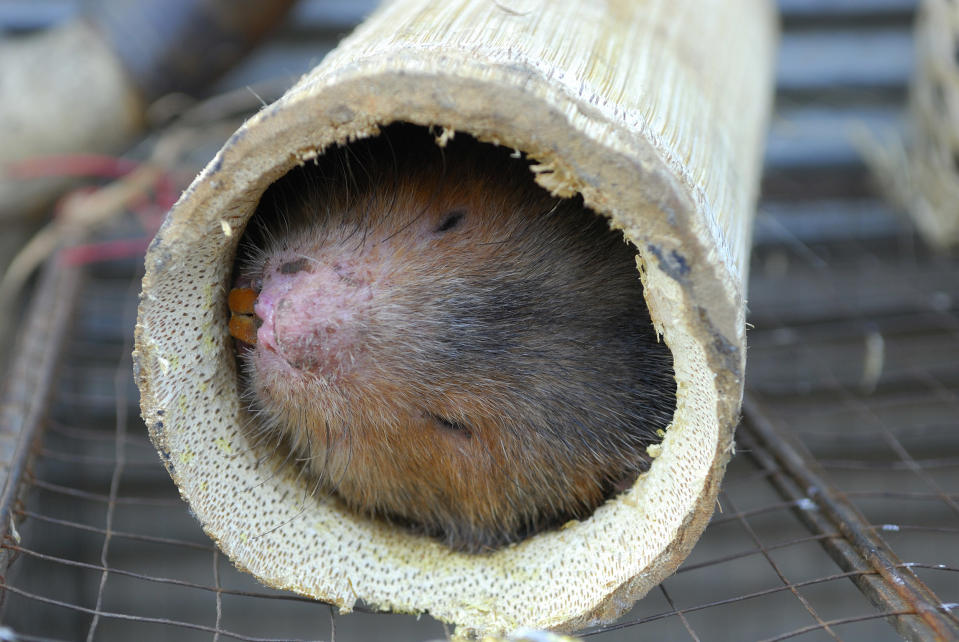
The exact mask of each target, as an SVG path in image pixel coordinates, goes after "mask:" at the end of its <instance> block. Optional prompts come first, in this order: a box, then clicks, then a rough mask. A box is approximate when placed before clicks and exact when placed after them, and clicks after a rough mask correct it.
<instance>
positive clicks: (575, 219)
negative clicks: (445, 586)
mask: <svg viewBox="0 0 959 642" xmlns="http://www.w3.org/2000/svg"><path fill="white" fill-rule="evenodd" d="M526 164H527V162H526V161H525V160H523V159H518V158H512V157H511V156H510V155H509V152H508V151H507V150H503V149H496V148H493V147H492V146H489V145H481V144H479V143H477V142H476V141H474V140H472V139H470V138H469V137H466V136H461V135H458V136H457V138H456V139H455V140H454V141H453V142H452V143H451V144H450V145H449V146H448V147H447V148H446V149H445V150H441V149H439V148H438V147H436V146H435V145H434V144H433V142H432V140H430V138H429V136H428V135H427V134H426V132H424V131H423V130H418V129H414V128H410V127H396V126H395V127H391V128H389V129H388V130H387V131H386V132H385V133H384V135H383V136H381V137H380V138H378V139H376V140H373V141H366V142H361V143H355V144H353V145H351V146H349V147H347V148H345V149H341V150H336V151H333V152H331V153H328V154H326V155H325V156H324V157H322V158H321V159H320V161H319V163H318V166H316V167H306V168H303V169H300V170H296V171H294V172H292V173H291V174H290V175H289V176H287V177H286V178H284V179H282V180H281V181H280V182H278V183H277V184H276V185H274V186H273V187H272V188H271V189H270V190H269V192H268V193H267V194H266V195H265V196H264V198H263V199H262V201H261V204H260V208H259V211H258V213H257V215H256V218H255V220H254V223H253V225H252V227H251V230H250V231H249V232H248V234H247V237H246V239H245V241H244V244H243V246H242V247H241V251H240V257H239V265H240V270H239V276H238V278H237V280H236V285H237V287H238V288H245V287H247V286H251V287H253V288H254V289H255V290H257V291H260V296H261V302H266V301H267V300H268V298H267V297H274V296H275V298H276V300H277V301H276V304H275V313H271V314H274V316H273V317H272V319H273V320H272V321H271V323H272V325H269V324H268V325H269V331H270V334H268V335H266V340H265V341H266V343H265V342H264V340H261V341H260V342H259V343H258V344H257V345H256V347H255V348H246V349H243V350H242V351H241V352H242V353H243V354H242V359H243V362H244V371H245V373H246V374H245V383H244V385H245V386H247V387H248V394H249V396H250V398H251V407H252V409H253V410H254V412H255V413H256V415H257V421H258V422H259V425H260V428H259V430H260V432H261V434H264V435H273V434H274V433H275V431H279V432H280V433H281V434H283V435H285V437H286V438H287V439H288V440H289V442H290V443H291V444H292V446H293V450H294V451H295V452H296V453H298V454H299V455H300V456H302V457H303V458H305V459H306V460H307V463H306V469H307V470H308V471H309V472H310V473H311V474H312V475H315V477H316V479H317V480H318V482H319V484H318V485H319V486H320V487H322V488H324V489H325V490H326V491H327V492H333V493H335V495H336V496H337V497H339V498H340V499H341V500H342V501H343V502H345V503H346V505H348V506H350V507H351V508H352V509H354V510H356V511H358V512H361V513H363V514H368V515H371V516H378V517H382V518H386V519H389V520H391V521H394V522H398V523H402V524H406V525H408V526H409V527H411V528H413V529H415V530H417V531H419V532H424V533H427V534H430V535H433V536H437V537H440V538H442V539H444V540H445V541H446V542H447V543H448V544H450V545H451V546H452V547H454V548H456V549H460V550H467V551H482V550H488V549H491V548H495V547H498V546H501V545H503V544H506V543H509V542H513V541H517V540H518V539H521V538H522V537H525V536H526V535H528V534H530V533H533V532H536V531H539V530H542V529H544V528H549V527H554V526H557V525H559V524H561V523H563V522H564V521H566V520H569V519H573V518H583V517H586V516H588V515H589V514H590V512H591V511H592V510H594V509H595V507H596V506H597V505H599V504H600V503H601V502H602V501H604V499H605V498H607V497H608V496H609V495H610V494H611V493H612V492H614V490H615V489H617V488H618V487H621V486H622V484H623V483H624V480H625V481H628V480H630V479H632V478H634V477H635V475H637V474H638V473H639V472H640V471H641V470H642V469H643V468H644V467H645V466H646V465H647V458H646V455H645V446H646V445H648V444H649V443H651V442H653V441H658V437H657V435H656V431H657V430H658V429H662V428H665V427H666V425H667V424H668V422H669V420H670V418H671V416H672V411H673V407H674V404H675V383H674V381H673V375H672V364H671V359H670V355H669V352H668V350H667V349H666V348H665V346H664V345H662V344H661V343H659V342H658V341H657V340H656V337H655V335H654V333H653V330H652V328H651V324H650V321H649V317H648V313H647V311H646V309H645V305H644V303H643V297H642V287H641V284H640V282H639V276H638V273H637V271H636V268H635V262H634V250H633V249H632V248H631V247H629V246H628V245H627V244H626V243H625V242H624V241H623V240H622V238H621V236H620V235H619V234H617V233H613V232H612V231H610V230H609V228H608V226H607V224H606V222H605V221H604V220H603V219H602V218H600V217H598V216H596V215H595V214H593V213H591V212H590V211H589V210H587V209H585V208H584V207H583V206H582V205H581V203H579V202H578V201H575V200H558V199H554V198H552V197H550V196H549V195H548V194H547V193H546V192H544V191H543V190H541V189H540V188H538V187H537V186H535V184H534V183H533V182H532V179H531V175H530V173H529V171H528V170H527V169H526ZM283 288H293V290H290V292H291V293H292V292H295V293H298V294H296V296H300V297H301V298H299V299H296V296H294V295H292V294H288V293H286V290H284V289H283ZM261 290H262V291H261ZM266 293H270V294H266ZM262 305H264V306H265V305H266V304H265V303H262ZM263 316H267V315H265V314H264V315H263ZM261 336H263V335H261ZM264 443H265V442H264Z"/></svg>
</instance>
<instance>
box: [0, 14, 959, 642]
mask: <svg viewBox="0 0 959 642" xmlns="http://www.w3.org/2000/svg"><path fill="white" fill-rule="evenodd" d="M841 4H842V6H843V7H847V6H846V3H841ZM813 5H815V6H817V7H819V9H816V10H815V11H813V10H812V9H811V8H810V7H812V8H813V9H815V7H813ZM820 5H821V6H820ZM306 6H307V8H306V9H301V10H300V11H301V14H302V15H301V19H302V20H305V23H306V25H307V26H306V27H304V26H302V24H301V25H300V26H299V27H297V29H292V28H291V29H289V30H288V31H287V32H286V33H287V34H288V35H287V36H286V37H285V38H281V39H280V41H279V42H278V43H277V44H276V45H275V46H273V47H272V49H270V50H267V51H265V52H262V53H261V54H260V55H259V56H258V58H257V59H256V60H255V61H253V62H252V63H251V64H250V66H248V67H247V68H246V69H245V70H239V71H238V72H237V73H236V74H235V77H236V79H237V80H236V82H238V83H245V82H251V81H252V80H251V79H255V77H257V76H258V75H261V74H267V75H268V72H269V70H271V69H272V70H275V65H278V64H281V62H280V61H284V60H290V59H292V58H293V57H294V55H295V56H297V59H298V60H299V55H300V53H299V52H300V49H301V48H302V46H303V45H302V44H300V43H301V42H302V40H303V37H304V33H307V34H308V33H310V32H311V29H312V30H315V31H320V30H321V29H320V27H316V26H315V25H314V26H313V27H311V26H309V25H311V24H313V23H310V22H309V20H311V19H312V20H319V18H310V16H312V15H313V13H311V11H313V10H314V9H316V7H317V6H318V3H306ZM781 6H782V8H783V10H784V12H785V22H784V24H785V26H786V32H785V34H784V38H783V41H784V47H783V50H782V54H781V56H782V58H781V61H780V72H779V79H778V80H779V86H780V93H779V101H778V111H777V116H776V119H775V122H774V124H773V130H772V136H771V140H770V144H769V147H768V149H767V157H766V164H767V171H766V177H765V179H764V184H763V193H764V198H763V201H762V204H761V208H760V209H761V211H760V215H759V217H758V220H757V232H756V247H755V248H754V251H753V259H752V268H751V269H752V272H751V274H752V277H751V282H750V290H749V292H750V315H749V319H750V323H751V324H752V326H753V328H752V329H751V331H750V333H749V343H750V349H749V350H750V351H749V358H748V372H747V397H746V403H745V405H744V410H743V422H742V425H741V426H740V428H739V430H738V433H737V446H738V451H739V452H738V454H737V456H736V457H735V458H734V460H733V461H732V463H731V464H730V466H729V469H728V472H727V475H726V477H725V479H724V482H723V489H722V492H721V495H720V507H719V510H717V512H716V514H715V516H714V517H713V519H712V521H711V523H710V525H709V527H708V528H707V530H706V532H705V534H704V536H703V538H702V540H701V541H700V543H699V544H698V545H697V546H696V548H695V549H694V550H693V553H692V554H691V556H690V557H689V559H688V560H687V561H686V562H685V564H684V565H683V566H682V567H681V568H680V569H679V571H678V572H677V573H676V574H675V575H673V576H672V577H670V578H668V579H667V580H665V581H664V582H663V584H662V585H661V586H660V587H658V588H657V589H654V590H653V591H652V592H650V594H649V596H647V597H646V598H645V599H644V600H642V601H640V602H639V603H638V604H637V605H636V607H635V608H634V609H633V611H632V612H631V613H630V614H628V615H627V616H625V617H624V618H622V620H621V621H620V622H618V623H617V624H615V625H612V626H608V627H604V628H602V629H595V630H590V631H586V632H583V633H582V636H583V637H584V638H585V639H590V640H592V639H596V640H603V641H615V640H632V639H636V638H637V637H639V636H643V637H644V638H649V639H692V640H699V639H729V640H780V639H787V638H799V639H803V640H819V639H824V640H829V639H838V640H888V639H897V638H898V636H899V635H902V636H904V637H907V638H910V639H935V638H936V637H939V638H941V639H959V258H957V257H955V256H948V255H937V254H934V253H931V252H930V251H929V250H928V249H927V248H925V247H924V246H923V245H921V243H920V242H919V241H918V240H917V239H916V238H915V236H914V235H913V233H912V232H911V231H910V230H909V229H908V228H907V227H906V226H905V225H904V224H903V223H901V222H900V220H899V219H898V218H897V216H896V214H895V213H894V212H892V211H890V210H889V209H888V208H887V207H886V206H884V205H883V204H882V203H881V202H880V201H879V200H878V199H877V198H876V196H875V192H874V189H873V187H872V185H871V184H870V182H869V180H868V175H867V173H866V170H865V168H864V166H863V164H862V162H861V160H860V157H859V154H858V152H857V151H856V149H855V146H854V144H853V143H852V142H851V139H850V136H849V135H847V133H848V131H849V130H850V129H853V130H854V129H855V127H856V126H857V125H856V124H857V123H866V125H867V126H871V127H878V128H882V127H893V128H896V127H900V126H901V125H900V124H899V120H900V117H901V107H900V105H901V103H902V101H903V99H904V96H905V90H904V87H905V84H906V81H907V78H906V75H905V74H906V73H908V69H909V66H910V64H911V63H910V61H909V60H908V57H909V55H910V51H911V49H910V47H909V44H908V24H909V19H910V15H911V10H912V5H911V3H908V2H903V1H899V0H895V1H893V0H882V1H881V0H874V1H872V2H862V3H858V4H857V6H856V7H852V8H849V7H847V8H846V9H839V8H837V7H839V6H840V3H802V2H789V1H786V0H783V1H782V3H781ZM0 17H2V13H0ZM324 29H325V28H324ZM336 29H345V27H343V26H342V25H340V26H338V27H336ZM327 32H328V30H326V31H323V33H327ZM291 33H292V34H293V35H292V36H291V35H289V34H291ZM294 36H295V37H294ZM860 36H861V38H859V37H860ZM863 42H867V44H868V47H867V50H868V52H869V54H868V55H854V54H856V52H861V51H864V49H862V48H861V47H862V46H863V45H862V43H863ZM824 43H825V44H824ZM298 47H299V48H298ZM830 47H831V49H830ZM857 47H860V48H857ZM284 48H285V49H284ZM815 51H819V52H823V51H827V52H829V51H831V52H833V53H831V54H829V56H825V54H821V55H820V56H819V57H818V58H809V59H808V60H806V62H804V57H808V56H809V55H810V52H815ZM284 52H286V53H284ZM843 52H845V53H846V54H848V55H843ZM823 56H825V58H824V57H823ZM903 56H905V57H906V59H905V60H903V59H902V58H903ZM271 61H273V62H271ZM810 61H811V62H810ZM884 61H885V62H884ZM301 63H302V61H301ZM887 63H888V64H887ZM271 65H272V66H271ZM817 65H818V66H819V68H817ZM290 68H293V66H292V65H290V67H288V68H287V69H286V73H289V70H290ZM297 69H298V68H297ZM139 267H140V261H139V259H137V260H129V261H116V262H112V263H103V264H96V265H93V266H90V267H88V268H87V269H85V270H79V269H77V268H68V267H65V266H63V265H61V264H60V263H57V262H54V263H51V264H50V265H49V266H48V267H47V269H46V272H45V274H44V275H43V277H42V278H41V279H40V280H39V282H38V284H37V287H36V289H35V293H34V296H33V301H34V303H33V307H32V308H31V310H30V311H29V312H28V314H27V316H26V318H25V320H24V323H23V324H22V326H21V328H22V329H21V331H22V334H21V337H22V338H21V340H20V341H19V342H18V344H17V346H18V350H17V354H18V357H19V359H20V360H19V361H17V360H14V362H12V364H11V369H10V370H9V374H8V375H7V382H6V385H7V388H6V394H5V397H4V404H5V405H4V407H3V409H2V410H3V414H2V415H0V416H2V417H3V423H2V425H0V465H2V466H3V467H4V469H5V471H6V472H7V475H8V480H9V481H11V482H14V481H19V482H20V483H8V484H7V485H6V486H5V487H4V490H3V495H2V499H3V503H2V504H0V524H3V525H4V526H5V527H8V528H7V530H8V531H9V532H8V536H7V537H6V539H5V543H4V546H3V547H2V548H0V562H2V566H0V567H2V568H6V571H5V572H3V576H2V578H0V583H2V587H3V589H4V597H3V604H2V612H0V621H2V626H3V627H5V628H3V629H0V637H3V638H4V639H7V638H10V637H11V636H12V635H13V632H15V633H16V636H17V639H21V640H80V639H88V640H131V639H136V640H152V639H168V638H175V639H178V640H181V639H182V640H192V639H197V640H209V639H214V640H229V639H239V640H261V639H271V640H272V639H277V640H288V639H311V640H313V639H322V640H330V639H339V640H373V639H390V640H430V639H443V638H445V637H447V634H448V631H446V630H445V629H444V627H443V626H442V625H441V624H440V623H438V622H436V621H434V620H432V619H430V618H429V617H425V616H424V617H422V618H418V619H417V618H413V617H409V616H403V615H388V614H375V613H365V612H359V613H354V614H350V615H339V614H337V613H334V612H332V610H331V609H330V607H328V606H326V605H323V604H319V603H316V602H313V601H310V600H306V599H303V598H299V597H297V596H294V595H292V594H289V593H284V592H279V591H273V590H270V589H266V588H263V587H262V586H260V585H259V584H257V583H256V582H255V581H254V580H252V578H250V577H249V576H248V575H246V574H244V573H242V572H240V571H237V570H236V569H234V568H233V567H232V565H231V564H230V563H229V562H228V561H227V560H225V559H224V558H223V556H222V555H221V554H219V553H218V552H217V550H216V548H215V547H214V546H213V545H212V543H211V542H210V540H209V539H208V538H207V537H206V536H205V535H204V534H203V532H202V530H201V529H200V528H199V525H198V523H197V522H196V521H195V520H194V519H193V518H192V516H191V515H190V514H189V509H188V507H187V506H186V504H185V503H184V502H182V501H181V500H180V498H179V496H178V493H177V490H176V488H175V487H174V486H173V484H172V482H171V481H170V479H169V477H168V476H167V474H166V472H165V471H164V469H163V468H162V466H161V465H160V463H159V460H158V458H157V456H156V453H155V451H154V450H153V447H152V446H151V445H150V443H149V441H148V439H147V437H146V431H145V428H144V426H143V425H142V423H141V421H140V419H139V414H138V412H139V411H138V407H137V393H136V390H135V387H134V385H133V381H132V376H131V363H130V351H131V349H132V345H131V341H132V337H131V335H132V326H133V319H134V315H135V306H136V292H137V291H138V289H139V274H138V272H139ZM57 362H59V364H60V365H59V367H58V368H56V367H55V364H56V363H57ZM48 395H49V397H48ZM7 562H11V563H9V566H8V565H7ZM4 636H6V637H4Z"/></svg>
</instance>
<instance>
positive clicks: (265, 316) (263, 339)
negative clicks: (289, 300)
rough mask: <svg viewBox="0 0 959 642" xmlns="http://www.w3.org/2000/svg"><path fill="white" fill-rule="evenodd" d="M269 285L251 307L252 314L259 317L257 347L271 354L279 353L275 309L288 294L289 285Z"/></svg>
mask: <svg viewBox="0 0 959 642" xmlns="http://www.w3.org/2000/svg"><path fill="white" fill-rule="evenodd" d="M285 285H286V287H283V286H282V285H281V284H278V283H277V284H271V287H264V288H263V289H262V290H261V291H260V294H259V295H258V296H257V298H256V304H254V306H253V313H254V314H256V316H257V317H259V319H260V321H261V322H262V323H261V324H260V327H259V329H258V330H257V331H256V341H257V345H259V346H262V347H263V348H266V349H268V350H272V351H273V352H280V350H279V347H278V345H277V343H278V341H277V337H276V323H275V317H276V307H277V303H278V302H279V300H280V299H281V298H282V297H284V296H285V295H286V294H288V293H289V291H290V289H291V287H290V286H291V285H292V284H291V283H287V284H285Z"/></svg>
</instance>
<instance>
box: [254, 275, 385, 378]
mask: <svg viewBox="0 0 959 642" xmlns="http://www.w3.org/2000/svg"><path fill="white" fill-rule="evenodd" d="M368 289H369V288H368V286H367V284H365V283H357V282H356V280H355V279H350V280H348V279H346V278H344V277H343V275H342V274H339V273H338V272H337V271H336V270H334V269H329V270H324V269H318V270H315V271H307V270H299V271H295V272H291V271H289V270H283V269H280V270H277V271H276V272H275V273H273V274H271V275H269V277H268V278H267V279H266V280H265V282H264V284H263V289H262V290H261V291H260V294H259V297H258V298H257V300H256V304H255V306H254V310H255V312H256V315H257V316H258V317H259V318H260V319H261V321H262V324H261V325H260V327H259V329H258V330H257V345H258V348H259V349H264V350H270V351H272V352H274V353H276V354H277V355H279V356H280V357H282V358H283V359H284V360H285V361H286V362H287V363H288V364H289V365H290V366H291V367H293V368H295V369H298V370H305V371H309V372H312V373H314V374H320V375H323V376H333V375H336V374H344V373H345V372H346V371H348V370H350V369H352V367H353V366H354V364H355V362H356V357H357V356H358V353H359V352H360V351H361V346H360V345H359V334H360V333H361V326H362V325H363V324H362V319H363V318H364V315H365V312H364V310H365V306H366V305H367V304H368V301H369V293H368V292H367V290H368Z"/></svg>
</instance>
